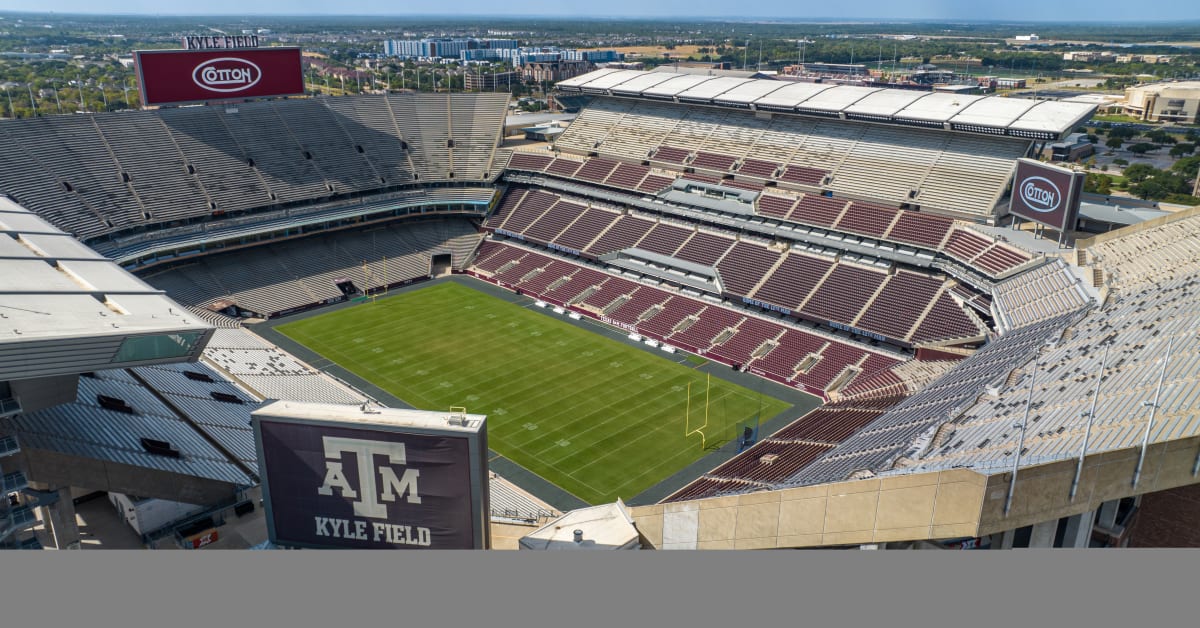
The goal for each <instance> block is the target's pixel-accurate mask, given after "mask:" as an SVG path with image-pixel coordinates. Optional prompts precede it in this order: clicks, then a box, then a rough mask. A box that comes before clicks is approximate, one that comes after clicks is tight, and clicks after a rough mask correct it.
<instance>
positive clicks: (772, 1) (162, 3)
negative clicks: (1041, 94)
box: [2, 0, 1200, 24]
mask: <svg viewBox="0 0 1200 628" xmlns="http://www.w3.org/2000/svg"><path fill="white" fill-rule="evenodd" d="M13 4H14V6H11V7H7V8H5V9H3V10H2V12H9V13H33V14H40V15H45V14H83V15H95V16H103V15H112V16H125V15H128V16H144V17H155V16H164V17H167V16H170V17H191V16H194V17H318V16H320V17H394V18H405V17H408V18H434V17H444V18H483V17H500V18H509V19H520V18H554V19H564V18H574V19H596V18H601V19H654V20H664V19H671V18H674V17H678V16H686V18H685V19H687V20H692V21H707V20H726V21H745V22H750V21H758V22H761V21H771V22H780V23H787V22H792V23H802V22H803V21H804V20H813V21H822V22H829V21H838V20H845V21H855V22H858V23H862V22H867V23H869V22H875V21H886V22H891V23H895V22H930V21H935V22H936V21H945V20H953V21H959V22H1012V23H1015V24H1030V23H1039V22H1045V23H1054V22H1059V23H1061V22H1099V23H1106V22H1122V23H1126V24H1153V23H1161V22H1173V23H1179V22H1189V21H1200V3H1197V2H1196V1H1195V0H1163V1H1162V2H1159V3H1157V4H1156V5H1154V8H1155V15H1153V16H1148V15H1146V11H1145V7H1143V6H1141V5H1136V4H1130V3H1118V2H1115V1H1113V0H1098V1H1096V2H1084V1H1081V0H1065V1H1063V2H1058V3H1046V2H1041V1H1038V0H1010V1H1009V2H1007V3H999V4H996V5H991V6H980V5H972V4H966V3H961V2H955V1H951V0H935V1H924V2H917V3H915V4H911V5H907V6H905V7H904V10H905V12H906V13H907V15H895V14H889V12H890V11H895V10H896V8H895V7H896V5H895V3H893V2H884V1H883V0H862V1H860V2H858V3H856V4H855V6H854V7H853V8H850V9H848V8H847V7H845V6H843V5H836V6H835V7H834V8H826V7H817V8H803V7H797V6H796V4H795V3H791V2H785V1H783V0H761V1H760V2H758V3H756V4H755V7H756V8H755V9H754V10H755V12H756V13H757V12H761V14H758V15H749V14H744V15H730V14H729V13H728V11H729V5H726V4H724V3H716V2H714V3H711V5H712V6H711V8H707V7H705V6H697V3H696V2H694V1H692V0H661V1H659V2H655V3H653V4H652V5H647V3H644V2H636V1H631V0H611V1H610V2H607V3H605V4H604V5H602V6H597V5H588V6H587V7H586V8H584V9H583V10H582V11H581V10H580V9H579V8H578V6H577V5H575V4H574V3H566V2H554V1H550V0H520V1H518V2H512V3H509V4H508V5H507V6H508V7H511V8H512V10H510V11H507V12H504V13H496V10H497V5H496V3H494V2H482V1H480V0H462V1H461V2H458V3H456V4H454V5H453V6H452V7H447V5H437V10H429V11H424V10H421V9H420V8H415V9H410V10H407V11H403V12H401V11H397V10H396V8H395V4H393V3H391V2H381V1H378V0H367V1H365V2H360V3H357V5H356V6H357V7H359V8H357V9H352V10H348V7H347V6H346V5H345V4H340V3H334V2H328V1H317V0H295V1H284V0H262V1H260V2H258V3H255V10H253V11H246V10H245V3H244V2H240V1H239V2H235V1H233V0H212V1H209V2H205V3H203V5H202V6H203V7H204V8H203V10H200V11H197V5H196V4H195V3H193V2H182V1H180V0H154V1H150V0H129V1H126V2H121V3H119V7H120V8H117V7H114V8H113V9H112V10H103V9H100V8H98V7H97V5H96V3H95V2H91V1H85V0H49V1H38V0H15V1H14V2H13ZM114 4H118V3H114Z"/></svg>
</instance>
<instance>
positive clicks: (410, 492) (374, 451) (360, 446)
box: [317, 436, 421, 519]
mask: <svg viewBox="0 0 1200 628" xmlns="http://www.w3.org/2000/svg"><path fill="white" fill-rule="evenodd" d="M321 440H322V442H323V443H324V445H325V482H324V484H322V485H321V487H320V488H318V489H317V494H318V495H326V496H330V495H333V491H334V489H336V490H337V491H338V492H339V493H340V494H341V496H342V497H344V498H346V499H351V500H354V514H356V515H358V516H360V517H371V518H372V519H387V518H388V507H387V504H390V503H394V502H395V501H396V499H397V498H399V497H405V495H407V497H406V500H407V501H408V503H410V504H419V503H421V495H420V492H419V491H418V489H417V478H419V477H421V472H420V471H419V470H417V469H408V468H406V469H404V471H403V472H402V473H401V474H400V475H396V470H395V468H394V466H393V465H404V464H407V457H406V456H405V455H404V443H389V442H381V441H374V440H362V439H358V438H338V437H335V436H325V437H323V438H322V439H321ZM345 454H352V455H353V456H354V458H355V460H356V461H357V467H358V484H359V486H358V487H357V488H355V487H353V486H351V485H350V481H349V480H348V479H347V478H346V474H345V471H344V469H343V468H342V458H343V456H344V455H345ZM376 456H380V457H386V458H387V463H386V464H379V465H377V464H376V462H375V457H376ZM381 489H382V492H381Z"/></svg>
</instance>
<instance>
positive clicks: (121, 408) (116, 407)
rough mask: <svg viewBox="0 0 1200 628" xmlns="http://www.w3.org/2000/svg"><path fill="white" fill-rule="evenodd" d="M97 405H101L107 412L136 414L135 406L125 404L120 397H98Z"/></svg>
mask: <svg viewBox="0 0 1200 628" xmlns="http://www.w3.org/2000/svg"><path fill="white" fill-rule="evenodd" d="M96 403H99V404H100V407H101V408H104V409H105V410H112V411H114V412H124V413H125V414H135V412H134V411H133V406H131V405H129V404H128V403H126V402H125V400H124V399H121V398H119V397H109V396H108V395H96Z"/></svg>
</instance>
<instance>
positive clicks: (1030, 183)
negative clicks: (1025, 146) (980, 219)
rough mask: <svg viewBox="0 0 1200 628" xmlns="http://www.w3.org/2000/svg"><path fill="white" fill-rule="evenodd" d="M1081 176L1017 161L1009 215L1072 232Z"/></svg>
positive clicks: (1076, 214) (1042, 165)
mask: <svg viewBox="0 0 1200 628" xmlns="http://www.w3.org/2000/svg"><path fill="white" fill-rule="evenodd" d="M1082 178H1083V174H1082V173H1076V172H1074V171H1072V170H1068V169H1066V168H1060V167H1058V166H1051V165H1049V164H1044V163H1041V162H1039V161H1035V160H1033V159H1018V160H1017V172H1016V175H1015V176H1014V177H1013V191H1012V202H1011V203H1010V204H1009V211H1010V212H1012V213H1013V214H1015V215H1017V216H1020V217H1021V218H1027V219H1029V220H1032V221H1034V222H1038V223H1041V224H1043V225H1046V226H1048V227H1050V228H1052V229H1057V230H1059V231H1064V230H1072V229H1074V228H1075V219H1076V217H1078V215H1079V192H1080V190H1081V189H1082V188H1081V186H1080V183H1081V182H1080V181H1077V179H1082Z"/></svg>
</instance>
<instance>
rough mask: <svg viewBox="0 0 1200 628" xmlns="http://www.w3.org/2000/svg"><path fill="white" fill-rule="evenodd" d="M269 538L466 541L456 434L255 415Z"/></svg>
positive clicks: (466, 479)
mask: <svg viewBox="0 0 1200 628" xmlns="http://www.w3.org/2000/svg"><path fill="white" fill-rule="evenodd" d="M259 429H260V431H261V440H262V448H263V460H261V461H260V465H261V467H262V471H263V473H264V475H265V478H264V479H265V480H266V486H267V488H268V491H269V498H270V512H271V519H272V525H273V526H274V531H275V539H274V540H275V542H277V543H280V544H283V545H288V544H294V545H301V546H310V547H311V546H323V547H336V548H360V549H470V548H472V547H473V543H474V526H473V523H472V518H471V517H472V515H471V513H472V503H471V483H470V477H471V468H470V448H469V445H468V442H467V439H465V438H454V437H448V436H434V435H425V434H405V433H398V432H388V431H374V430H368V429H358V428H343V427H335V426H329V425H304V424H297V423H286V422H272V421H267V420H263V421H261V422H260V425H259Z"/></svg>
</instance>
